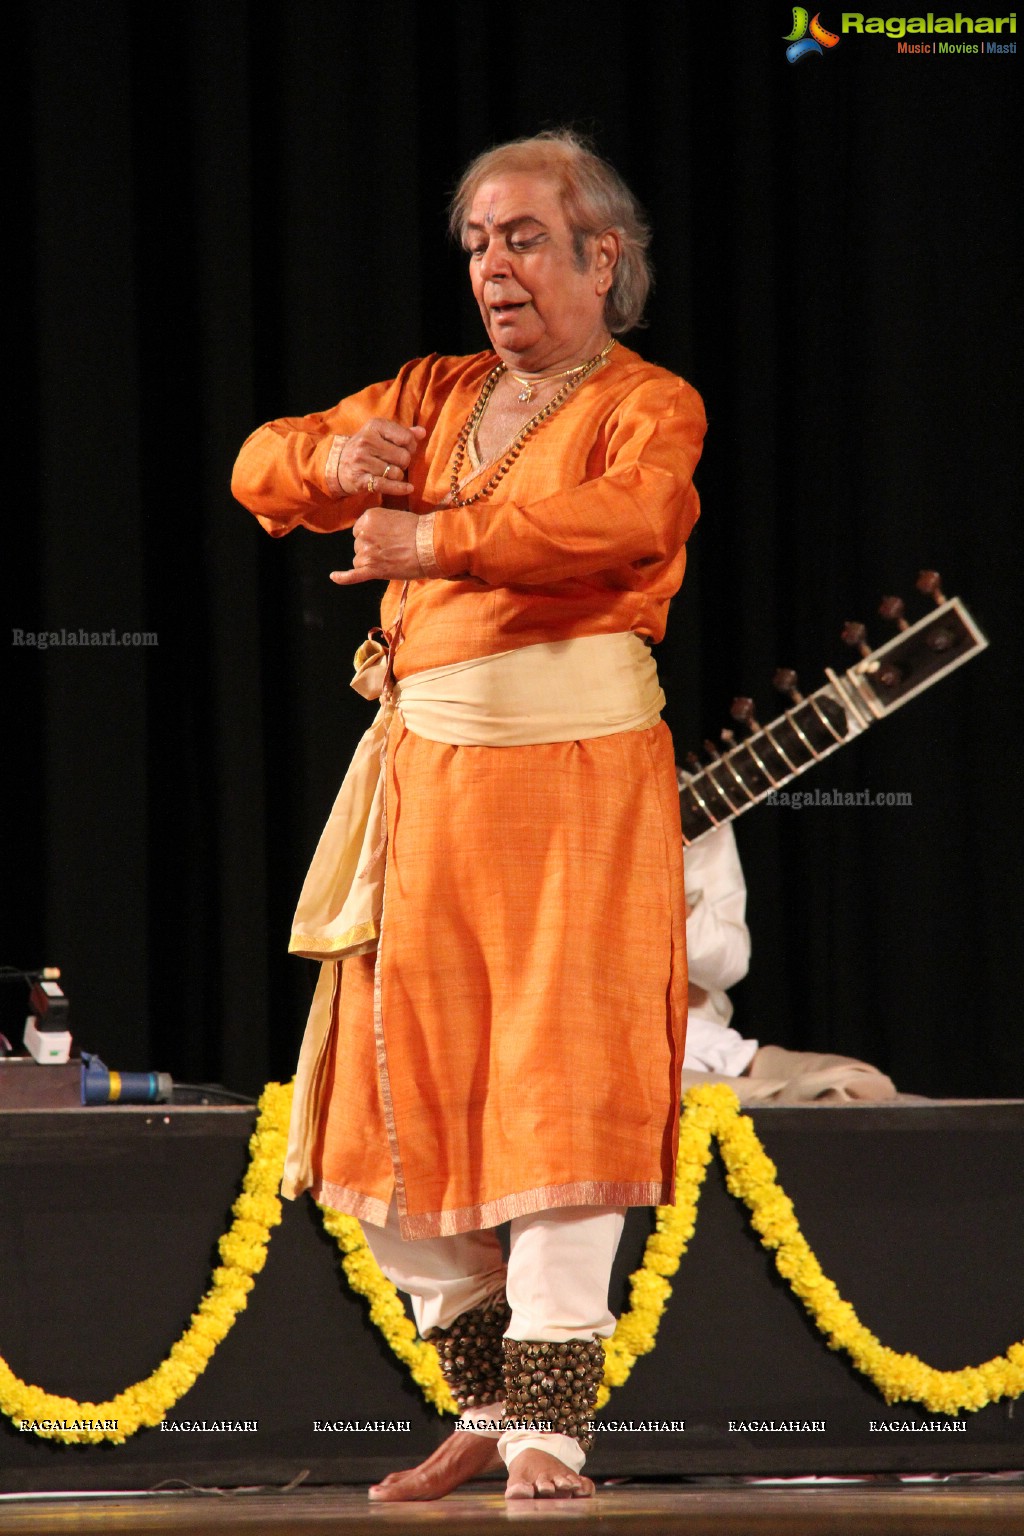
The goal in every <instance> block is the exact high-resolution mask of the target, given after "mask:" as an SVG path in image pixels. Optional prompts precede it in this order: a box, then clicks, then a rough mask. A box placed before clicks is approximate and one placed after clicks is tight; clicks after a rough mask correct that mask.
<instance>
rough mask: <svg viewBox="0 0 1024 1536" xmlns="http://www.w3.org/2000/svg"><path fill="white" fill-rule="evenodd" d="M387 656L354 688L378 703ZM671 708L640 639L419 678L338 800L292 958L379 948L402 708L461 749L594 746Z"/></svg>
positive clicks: (369, 744) (594, 638) (432, 736)
mask: <svg viewBox="0 0 1024 1536" xmlns="http://www.w3.org/2000/svg"><path fill="white" fill-rule="evenodd" d="M385 670H386V658H385V657H384V656H383V655H382V656H380V657H378V658H377V659H376V660H374V661H373V662H371V663H368V664H367V665H364V666H363V667H361V668H360V669H359V671H358V672H357V674H356V677H355V678H354V679H353V683H352V686H353V687H354V688H356V690H357V691H358V692H360V693H362V694H363V695H364V696H365V697H375V696H377V695H379V693H380V688H381V684H382V682H383V680H384V675H385ZM664 706H665V695H664V694H663V693H662V691H661V688H660V686H659V683H658V671H657V667H656V665H655V662H654V657H653V656H652V655H651V652H650V648H649V646H648V645H647V644H646V642H645V641H643V640H642V639H641V638H640V636H639V635H633V634H613V635H582V636H579V637H577V638H575V639H571V640H557V641H551V642H547V643H545V644H543V645H526V646H522V647H521V648H520V649H518V650H514V651H501V652H499V653H498V654H497V655H496V656H481V657H478V658H476V659H474V660H472V661H461V662H456V663H455V664H454V665H452V666H448V667H432V668H431V669H430V670H429V671H426V672H414V673H413V674H412V675H411V676H410V677H407V678H405V679H403V680H402V681H401V682H400V683H397V684H396V685H395V687H394V691H393V694H392V695H391V697H389V698H388V699H387V700H386V701H385V702H384V704H383V705H382V707H381V709H380V711H379V713H378V714H377V718H376V719H375V720H374V722H373V724H372V725H371V726H370V729H369V730H368V731H367V732H366V733H365V735H364V736H363V738H362V740H361V741H360V743H359V745H358V747H357V748H356V751H355V755H354V757H353V759H352V762H351V764H350V766H349V770H348V772H347V773H346V775H345V779H344V782H343V784H342V786H341V789H340V791H339V793H338V798H337V800H336V801H335V802H334V808H333V809H332V811H331V814H330V817H329V818H328V821H327V825H326V827H325V828H324V831H323V835H322V837H321V838H320V842H319V844H318V845H317V850H316V853H315V854H314V855H313V862H312V864H311V865H310V868H309V873H308V874H307V876H306V880H305V884H304V885H303V887H302V893H301V895H300V897H299V903H298V906H297V908H296V910H295V918H294V922H293V927H292V936H291V942H290V943H289V946H288V948H289V949H290V950H291V952H292V954H297V955H306V956H308V957H309V958H310V959H315V960H341V959H343V958H344V957H345V956H346V955H358V954H363V953H365V952H366V951H368V950H371V949H373V948H374V946H375V944H376V942H377V937H378V934H379V932H380V917H381V911H382V908H383V902H384V867H385V859H384V857H383V853H384V843H383V834H382V827H384V825H385V821H384V776H383V772H382V764H383V760H384V751H385V749H386V742H387V733H388V729H389V727H390V724H391V720H392V719H393V716H394V711H395V710H396V709H397V711H398V713H399V714H400V715H401V717H402V720H403V722H404V724H405V725H406V726H407V727H408V728H409V730H410V731H412V732H413V734H414V735H416V736H423V737H425V738H426V739H427V740H428V741H442V742H446V743H448V744H449V745H451V746H471V747H521V746H536V745H538V744H540V743H542V742H554V741H586V740H587V739H588V738H590V737H595V736H612V735H615V734H616V733H617V732H619V731H632V730H639V729H642V728H643V727H645V726H649V725H653V724H654V723H655V722H656V721H657V719H658V716H659V715H660V713H661V711H662V709H663V708H664Z"/></svg>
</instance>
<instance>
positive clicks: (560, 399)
mask: <svg viewBox="0 0 1024 1536" xmlns="http://www.w3.org/2000/svg"><path fill="white" fill-rule="evenodd" d="M614 345H615V337H614V336H613V337H612V338H611V340H610V341H609V342H608V345H607V346H606V347H603V348H602V349H601V351H600V352H598V354H597V356H596V357H592V358H590V359H589V361H588V362H585V363H580V364H579V365H578V366H577V367H576V368H573V369H571V370H569V377H568V378H567V379H566V381H565V383H564V384H563V385H562V386H561V388H560V389H558V390H556V392H555V393H554V394H553V395H552V397H551V399H550V400H549V401H548V403H547V405H545V406H544V407H543V408H542V409H541V410H539V411H538V412H537V414H536V416H531V417H530V419H529V421H528V422H527V423H526V425H525V426H523V427H520V429H519V431H518V432H517V433H516V435H515V437H514V438H513V439H512V441H511V443H510V444H509V446H508V448H507V450H506V452H505V457H504V458H503V459H502V461H501V463H500V464H499V465H498V467H497V469H496V470H495V471H494V473H493V475H492V476H491V478H490V479H489V480H488V482H487V484H486V485H484V486H481V488H480V490H478V491H474V493H473V495H472V496H467V497H466V499H465V501H463V500H462V498H461V497H460V495H459V475H460V474H461V472H462V466H463V464H464V463H465V459H466V447H467V445H468V443H469V440H470V438H471V437H472V435H473V433H474V431H475V430H476V427H477V424H478V422H479V421H480V418H481V417H482V416H483V414H484V411H485V410H486V409H487V402H488V400H489V399H490V398H491V396H492V395H493V393H494V389H495V385H496V384H497V382H498V380H499V379H500V378H501V376H502V374H503V373H505V372H506V371H507V364H505V363H498V364H497V366H496V367H494V368H492V369H491V371H490V373H489V374H488V375H487V378H486V379H485V380H484V387H483V389H482V390H481V391H480V396H479V398H478V400H477V402H476V405H474V407H473V409H472V411H470V413H469V418H468V420H467V421H466V423H465V425H464V426H463V428H462V430H461V432H460V433H459V435H458V437H457V439H456V441H455V453H454V456H453V458H452V472H451V482H450V491H449V496H448V501H447V502H446V505H447V506H449V507H470V506H472V505H473V503H474V502H475V501H482V500H483V498H484V497H485V496H489V495H490V494H491V492H492V491H493V490H494V488H495V486H496V485H498V484H499V483H500V481H501V480H502V479H503V478H504V477H505V475H507V474H508V472H509V470H510V469H511V468H512V465H513V464H514V463H515V461H516V459H518V457H519V455H520V454H521V453H522V451H523V444H524V443H525V442H526V439H527V438H528V437H529V436H530V434H531V433H532V432H534V431H535V430H536V429H537V427H539V426H540V425H541V423H542V422H545V421H547V419H548V417H549V416H551V415H553V414H554V412H555V411H557V410H558V407H559V406H560V405H564V404H565V402H566V400H568V398H569V396H570V395H571V394H572V392H573V390H575V389H578V388H579V386H580V385H581V384H582V383H583V381H584V379H588V378H589V377H590V375H591V374H592V373H593V372H594V369H595V368H599V367H600V366H601V364H602V363H603V362H604V360H605V358H606V357H607V356H608V354H609V352H610V351H611V349H612V347H614ZM512 377H513V378H515V374H513V375H512ZM555 377H556V378H557V377H558V375H557V374H556V375H555Z"/></svg>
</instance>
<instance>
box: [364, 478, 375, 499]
mask: <svg viewBox="0 0 1024 1536" xmlns="http://www.w3.org/2000/svg"><path fill="white" fill-rule="evenodd" d="M366 489H367V490H368V491H369V493H370V495H371V496H372V495H373V493H374V491H375V490H376V489H377V480H376V477H375V476H374V475H370V476H369V478H368V479H367V481H366Z"/></svg>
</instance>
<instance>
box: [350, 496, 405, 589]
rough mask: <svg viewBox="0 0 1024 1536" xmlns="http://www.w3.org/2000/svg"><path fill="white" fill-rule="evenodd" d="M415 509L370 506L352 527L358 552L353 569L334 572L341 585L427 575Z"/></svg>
mask: <svg viewBox="0 0 1024 1536" xmlns="http://www.w3.org/2000/svg"><path fill="white" fill-rule="evenodd" d="M418 521H419V518H418V516H417V514H416V513H415V512H403V511H400V510H398V509H396V508H393V507H367V509H366V511H365V512H364V513H363V514H362V516H361V517H359V518H357V519H356V522H355V523H354V524H353V527H352V534H353V537H354V538H355V545H356V548H355V555H354V556H353V559H352V569H351V570H349V571H332V572H331V580H332V581H333V582H335V583H336V584H337V585H338V586H339V587H351V586H355V585H356V583H358V582H360V581H416V580H417V579H418V578H419V577H420V576H422V575H423V568H422V566H421V565H420V559H419V556H418V555H417V553H416V524H417V522H418Z"/></svg>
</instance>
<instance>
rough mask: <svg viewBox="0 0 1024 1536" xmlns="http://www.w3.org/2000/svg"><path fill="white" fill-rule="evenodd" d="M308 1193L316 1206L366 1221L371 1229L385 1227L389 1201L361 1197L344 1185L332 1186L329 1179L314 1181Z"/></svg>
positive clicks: (367, 1196)
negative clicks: (325, 1207) (322, 1206)
mask: <svg viewBox="0 0 1024 1536" xmlns="http://www.w3.org/2000/svg"><path fill="white" fill-rule="evenodd" d="M309 1192H310V1194H311V1195H312V1197H313V1199H314V1200H315V1201H316V1202H317V1204H318V1205H326V1206H327V1207H328V1209H329V1210H332V1211H340V1212H341V1213H342V1215H343V1216H355V1217H356V1218H357V1219H358V1220H359V1221H368V1222H369V1223H370V1225H371V1227H386V1226H387V1223H388V1211H389V1210H390V1208H391V1201H390V1199H388V1200H378V1199H377V1198H376V1197H375V1196H374V1195H361V1194H360V1193H359V1191H358V1190H355V1189H346V1188H345V1185H344V1184H332V1183H331V1181H330V1180H329V1179H316V1180H315V1181H314V1183H313V1184H312V1185H311V1187H310V1191H309Z"/></svg>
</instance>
